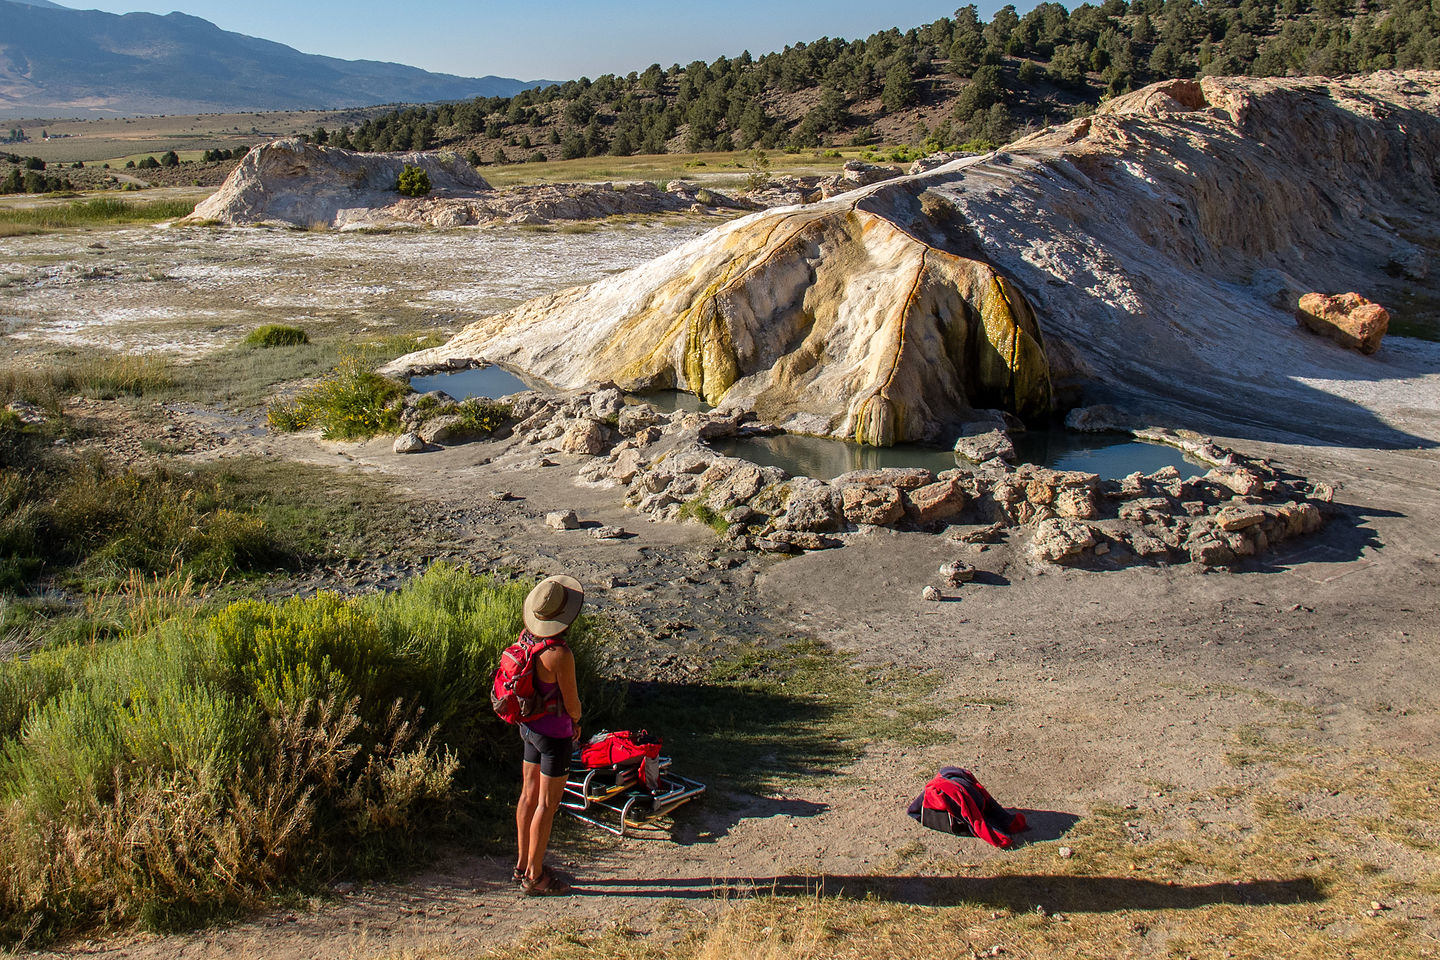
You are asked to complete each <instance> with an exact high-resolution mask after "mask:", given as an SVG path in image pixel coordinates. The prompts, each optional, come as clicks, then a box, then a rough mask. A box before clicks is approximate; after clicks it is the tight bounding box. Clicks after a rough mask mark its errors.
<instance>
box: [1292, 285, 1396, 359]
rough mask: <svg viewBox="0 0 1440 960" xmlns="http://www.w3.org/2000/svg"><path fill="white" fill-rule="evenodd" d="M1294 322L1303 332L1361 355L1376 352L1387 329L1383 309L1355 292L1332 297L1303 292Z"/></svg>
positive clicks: (1387, 321)
mask: <svg viewBox="0 0 1440 960" xmlns="http://www.w3.org/2000/svg"><path fill="white" fill-rule="evenodd" d="M1295 320H1296V322H1297V323H1299V324H1300V326H1302V327H1305V328H1306V329H1307V330H1310V331H1311V332H1313V333H1318V334H1321V335H1322V336H1326V337H1329V338H1330V339H1332V340H1335V341H1337V342H1338V343H1341V344H1344V345H1345V346H1347V347H1350V348H1351V349H1352V350H1359V351H1360V352H1361V353H1374V352H1375V351H1376V350H1379V349H1380V339H1381V338H1382V337H1384V336H1385V331H1386V330H1388V329H1389V328H1390V314H1389V313H1388V312H1387V311H1386V310H1385V308H1384V307H1382V306H1380V304H1378V303H1372V302H1371V301H1369V300H1366V299H1365V298H1364V297H1362V296H1360V294H1358V293H1342V294H1340V295H1339V296H1336V297H1327V296H1325V294H1323V293H1307V294H1305V296H1303V297H1301V298H1300V307H1299V309H1297V310H1296V311H1295Z"/></svg>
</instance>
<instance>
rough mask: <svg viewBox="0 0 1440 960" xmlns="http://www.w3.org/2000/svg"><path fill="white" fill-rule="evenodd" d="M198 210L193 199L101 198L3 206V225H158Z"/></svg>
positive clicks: (52, 226)
mask: <svg viewBox="0 0 1440 960" xmlns="http://www.w3.org/2000/svg"><path fill="white" fill-rule="evenodd" d="M194 209H195V202H194V201H193V200H155V201H152V202H133V201H128V200H117V199H114V198H111V197H97V198H95V199H93V200H81V201H78V202H76V203H66V204H48V205H44V206H35V207H0V224H17V225H21V226H31V227H41V228H48V229H59V228H61V227H86V226H93V225H95V224H106V223H158V222H160V221H161V220H175V219H178V218H180V217H188V216H189V215H190V214H191V212H192V211H194Z"/></svg>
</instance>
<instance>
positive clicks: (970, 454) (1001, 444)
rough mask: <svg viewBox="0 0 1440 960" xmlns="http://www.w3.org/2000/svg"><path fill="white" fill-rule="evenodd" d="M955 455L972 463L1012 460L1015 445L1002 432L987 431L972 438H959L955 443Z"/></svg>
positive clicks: (1008, 436) (1007, 435)
mask: <svg viewBox="0 0 1440 960" xmlns="http://www.w3.org/2000/svg"><path fill="white" fill-rule="evenodd" d="M955 453H956V454H958V455H959V456H962V457H964V458H965V459H966V460H969V461H971V462H973V463H987V462H989V461H991V460H1014V459H1015V444H1014V443H1012V442H1011V440H1010V435H1009V434H1007V433H1006V432H1005V431H1003V430H987V431H986V432H984V433H981V434H977V435H975V436H973V437H961V438H960V439H958V440H956V441H955Z"/></svg>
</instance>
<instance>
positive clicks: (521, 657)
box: [490, 630, 565, 723]
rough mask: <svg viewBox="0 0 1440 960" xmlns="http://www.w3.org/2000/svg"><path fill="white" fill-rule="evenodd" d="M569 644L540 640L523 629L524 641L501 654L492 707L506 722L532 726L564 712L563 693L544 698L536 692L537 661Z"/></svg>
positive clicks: (492, 688)
mask: <svg viewBox="0 0 1440 960" xmlns="http://www.w3.org/2000/svg"><path fill="white" fill-rule="evenodd" d="M564 643H565V641H564V639H563V638H562V637H558V636H557V637H537V636H535V635H534V634H533V633H531V632H530V631H529V630H521V631H520V638H519V639H518V640H516V641H515V642H514V643H512V644H510V646H508V647H506V648H505V652H504V653H502V654H500V667H499V669H497V670H496V671H495V676H494V678H492V679H491V681H490V706H492V707H494V708H495V715H496V716H497V717H499V718H500V719H501V720H504V721H505V722H506V723H529V722H530V721H531V720H536V719H538V718H540V717H543V716H545V715H546V714H549V713H559V712H560V709H559V708H560V693H559V691H558V690H557V691H555V693H553V694H551V695H550V696H548V697H542V696H541V695H540V692H539V691H538V690H536V689H535V658H536V657H538V656H539V655H540V654H541V653H542V652H544V651H546V650H549V649H550V648H551V647H558V646H561V645H563V644H564Z"/></svg>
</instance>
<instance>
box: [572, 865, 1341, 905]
mask: <svg viewBox="0 0 1440 960" xmlns="http://www.w3.org/2000/svg"><path fill="white" fill-rule="evenodd" d="M575 893H576V894H577V895H579V896H590V897H654V898H668V899H680V900H694V899H711V898H717V897H718V898H734V897H737V896H753V895H762V896H767V895H768V896H793V897H816V896H826V897H840V898H844V899H853V900H865V899H871V900H883V901H887V902H891V903H909V904H914V905H919V906H957V905H960V904H975V905H981V906H987V907H995V908H1006V909H1009V910H1011V911H1014V912H1016V913H1024V912H1028V911H1031V910H1034V909H1035V907H1036V906H1043V907H1044V908H1045V909H1046V910H1047V911H1049V912H1051V913H1057V912H1063V913H1108V912H1111V911H1117V910H1193V909H1196V908H1198V907H1207V906H1211V905H1213V904H1219V903H1229V904H1239V905H1246V906H1261V905H1267V904H1291V903H1318V902H1320V901H1322V900H1324V899H1325V895H1324V892H1323V891H1322V890H1321V888H1320V886H1319V884H1317V883H1316V882H1315V881H1314V880H1313V879H1311V878H1310V877H1294V878H1291V879H1288V880H1244V881H1235V882H1233V883H1205V884H1197V885H1194V886H1185V885H1182V884H1175V883H1168V882H1163V881H1158V880H1144V879H1140V878H1137V877H1067V876H1053V875H1047V874H1023V875H1016V876H1003V877H975V878H969V877H917V876H894V877H869V876H810V877H804V876H776V877H735V878H729V879H717V878H713V877H693V878H680V879H664V880H644V879H635V878H631V877H617V878H614V879H598V880H592V879H587V880H585V881H584V886H583V887H578V886H577V887H576V889H575Z"/></svg>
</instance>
